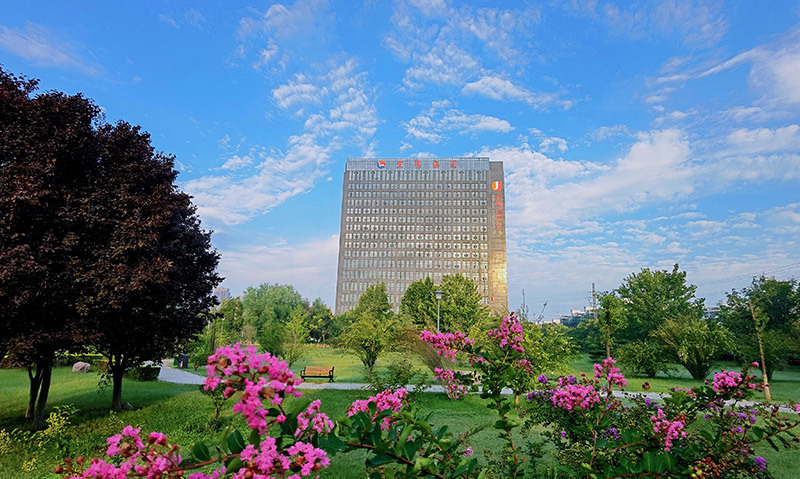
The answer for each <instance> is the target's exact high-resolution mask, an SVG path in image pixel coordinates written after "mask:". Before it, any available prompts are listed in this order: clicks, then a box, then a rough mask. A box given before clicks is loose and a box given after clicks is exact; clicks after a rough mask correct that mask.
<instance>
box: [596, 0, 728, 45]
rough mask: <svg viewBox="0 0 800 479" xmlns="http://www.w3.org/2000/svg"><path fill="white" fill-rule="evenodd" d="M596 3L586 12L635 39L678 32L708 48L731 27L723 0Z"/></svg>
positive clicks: (695, 43) (685, 41)
mask: <svg viewBox="0 0 800 479" xmlns="http://www.w3.org/2000/svg"><path fill="white" fill-rule="evenodd" d="M596 5H597V4H596V3H594V6H595V7H594V8H591V9H588V10H584V11H583V13H589V14H590V15H592V16H595V17H596V18H600V19H602V20H603V21H604V22H606V23H607V24H608V25H609V27H610V28H611V31H612V32H613V33H615V34H617V35H621V36H624V37H627V38H631V39H640V38H649V37H653V36H658V35H661V36H669V35H673V34H674V33H678V34H679V35H680V37H681V39H682V40H683V42H684V43H685V44H687V45H690V46H696V47H707V46H711V45H714V44H716V43H718V42H719V41H720V40H722V38H723V37H724V36H725V33H726V32H727V31H728V27H729V23H728V21H727V20H726V19H725V18H724V15H723V13H724V11H723V5H722V3H721V2H710V3H709V2H698V1H693V0H662V1H660V2H656V3H655V4H653V3H647V4H629V3H624V2H623V3H621V4H620V5H617V4H614V3H611V2H608V3H604V4H603V6H602V7H601V8H599V9H598V8H596Z"/></svg>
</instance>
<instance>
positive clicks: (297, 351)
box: [283, 305, 309, 367]
mask: <svg viewBox="0 0 800 479" xmlns="http://www.w3.org/2000/svg"><path fill="white" fill-rule="evenodd" d="M284 331H285V335H284V337H283V338H284V339H283V359H284V360H285V361H286V364H288V365H289V366H290V367H291V366H292V364H294V363H295V362H297V361H298V360H299V359H302V358H303V356H305V354H306V345H307V344H308V338H309V327H308V312H307V311H306V310H305V308H303V307H302V306H299V305H298V306H296V307H295V308H294V311H292V316H291V317H290V318H289V321H288V322H287V323H286V326H285V329H284Z"/></svg>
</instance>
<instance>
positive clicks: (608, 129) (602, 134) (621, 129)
mask: <svg viewBox="0 0 800 479" xmlns="http://www.w3.org/2000/svg"><path fill="white" fill-rule="evenodd" d="M615 136H632V133H631V130H630V128H628V127H627V126H626V125H612V126H601V127H599V128H596V129H594V130H592V132H591V133H589V137H590V138H592V139H593V140H596V141H603V140H606V139H608V138H612V137H615Z"/></svg>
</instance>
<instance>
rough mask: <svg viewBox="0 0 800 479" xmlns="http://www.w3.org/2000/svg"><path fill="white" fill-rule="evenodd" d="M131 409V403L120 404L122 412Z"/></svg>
mask: <svg viewBox="0 0 800 479" xmlns="http://www.w3.org/2000/svg"><path fill="white" fill-rule="evenodd" d="M131 409H133V406H131V403H129V402H124V403H122V410H123V411H130V410H131Z"/></svg>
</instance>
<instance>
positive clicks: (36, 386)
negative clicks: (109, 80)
mask: <svg viewBox="0 0 800 479" xmlns="http://www.w3.org/2000/svg"><path fill="white" fill-rule="evenodd" d="M36 89H37V82H36V81H35V80H27V79H25V78H22V77H15V76H13V75H11V74H9V73H7V72H5V71H4V70H2V69H0V345H1V347H0V351H8V352H9V353H10V355H11V356H12V358H14V359H15V360H16V361H17V362H18V363H20V364H23V365H25V366H27V367H28V374H29V378H30V385H31V387H30V398H29V407H28V410H27V412H26V417H27V418H29V419H33V426H34V428H36V429H38V428H40V427H42V426H43V424H44V418H45V408H46V405H47V397H48V394H49V390H50V375H51V370H52V365H53V356H54V354H55V352H56V351H57V350H63V349H68V348H73V347H76V346H79V345H80V343H81V336H82V335H81V334H80V331H78V329H77V326H76V321H77V318H78V311H77V308H76V305H75V297H76V295H77V294H78V291H77V283H76V282H75V281H74V268H75V266H76V264H77V263H78V262H80V261H81V258H83V257H85V256H86V254H87V251H86V249H85V247H84V244H83V241H84V237H83V236H82V235H81V234H80V233H81V227H82V226H83V224H82V218H81V217H80V216H79V215H78V212H79V211H80V210H82V209H85V208H86V206H87V204H88V202H87V190H88V189H89V186H90V184H91V178H92V177H93V176H94V175H93V172H94V171H95V170H96V161H97V158H98V155H97V153H98V151H97V150H98V144H97V141H96V137H95V134H94V124H95V122H98V121H99V119H100V109H99V108H98V107H97V106H96V105H94V104H93V103H92V102H91V101H90V100H88V99H86V98H83V97H82V96H81V95H80V94H78V95H72V96H69V95H65V94H63V93H59V92H47V93H43V94H39V95H34V94H35V92H36ZM34 371H35V373H34Z"/></svg>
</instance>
